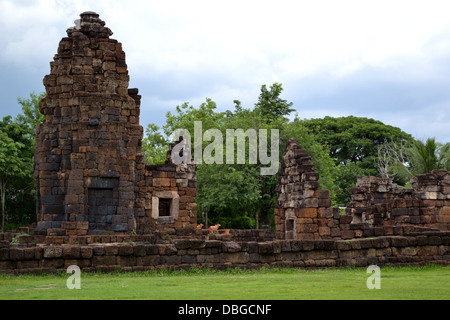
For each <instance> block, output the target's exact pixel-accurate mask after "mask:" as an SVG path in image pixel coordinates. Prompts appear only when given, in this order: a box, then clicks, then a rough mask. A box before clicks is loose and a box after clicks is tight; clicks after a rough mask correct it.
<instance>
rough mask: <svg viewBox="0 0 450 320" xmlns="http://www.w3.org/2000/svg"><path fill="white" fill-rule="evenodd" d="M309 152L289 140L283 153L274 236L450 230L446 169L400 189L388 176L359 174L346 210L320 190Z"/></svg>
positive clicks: (311, 237) (449, 182)
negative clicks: (341, 211) (407, 187)
mask: <svg viewBox="0 0 450 320" xmlns="http://www.w3.org/2000/svg"><path fill="white" fill-rule="evenodd" d="M318 181H319V174H318V173H316V172H315V170H314V165H313V164H312V163H311V157H310V156H309V155H308V154H307V153H306V151H304V150H303V149H302V148H301V147H300V145H299V144H298V142H297V141H295V140H293V139H291V140H289V142H288V144H287V146H286V152H285V154H284V155H283V157H282V163H281V174H280V178H279V181H278V186H277V202H276V208H275V228H276V238H277V239H286V240H289V239H307V240H329V239H345V240H348V239H354V238H365V237H373V236H388V235H403V234H404V233H410V232H425V231H433V230H434V231H450V173H449V172H448V171H447V170H434V171H432V172H430V173H428V174H422V175H418V176H415V177H414V178H412V179H411V183H412V186H413V188H412V189H404V188H403V189H401V188H398V187H397V186H395V185H393V184H392V182H391V180H390V179H383V178H377V177H367V176H364V177H360V178H359V179H358V181H357V183H356V186H355V187H354V188H351V189H350V192H351V199H352V201H351V202H350V203H348V204H347V207H346V209H345V212H344V213H343V214H341V213H340V211H339V208H337V207H332V206H331V200H330V196H329V192H328V190H321V189H319V182H318Z"/></svg>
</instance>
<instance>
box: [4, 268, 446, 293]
mask: <svg viewBox="0 0 450 320" xmlns="http://www.w3.org/2000/svg"><path fill="white" fill-rule="evenodd" d="M370 276H371V274H368V273H367V272H366V269H365V268H354V269H352V268H339V269H325V270H315V271H311V270H301V269H294V268H282V269H260V270H253V271H245V270H239V269H237V270H226V271H213V270H204V269H193V270H189V271H168V270H163V271H151V272H141V273H138V272H130V273H121V272H116V273H112V274H99V273H82V274H81V289H80V290H76V289H74V290H69V289H68V288H67V286H66V282H67V279H68V278H69V277H70V274H64V273H63V274H58V275H41V276H34V275H33V276H32V275H23V276H10V275H4V274H0V299H1V300H19V299H28V300H30V299H38V300H47V299H52V300H58V299H63V300H70V299H100V300H113V299H121V300H124V299H134V300H137V299H139V300H142V299H153V300H204V299H205V300H263V299H268V300H312V299H326V300H331V299H344V300H347V299H396V300H400V299H408V300H416V299H418V300H425V299H436V300H448V299H450V266H425V267H395V268H394V267H392V268H391V267H386V268H381V289H378V290H377V289H373V290H369V289H368V288H367V286H366V282H367V279H368V277H370Z"/></svg>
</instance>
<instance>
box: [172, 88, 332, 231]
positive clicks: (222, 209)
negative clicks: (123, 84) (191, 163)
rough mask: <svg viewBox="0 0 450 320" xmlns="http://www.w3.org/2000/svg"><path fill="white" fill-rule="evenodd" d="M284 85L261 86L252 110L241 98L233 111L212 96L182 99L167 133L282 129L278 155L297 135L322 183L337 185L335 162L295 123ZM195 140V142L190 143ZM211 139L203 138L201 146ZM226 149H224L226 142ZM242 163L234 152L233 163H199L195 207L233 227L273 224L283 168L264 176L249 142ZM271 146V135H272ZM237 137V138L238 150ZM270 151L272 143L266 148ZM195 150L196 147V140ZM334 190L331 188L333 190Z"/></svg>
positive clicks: (236, 101)
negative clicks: (198, 125) (221, 108)
mask: <svg viewBox="0 0 450 320" xmlns="http://www.w3.org/2000/svg"><path fill="white" fill-rule="evenodd" d="M281 92H282V86H281V84H278V83H275V84H274V85H272V86H270V89H269V90H268V89H267V87H266V86H265V85H263V86H262V87H261V94H260V96H259V97H258V102H257V103H255V104H254V107H253V108H246V107H244V106H242V104H241V102H240V101H239V100H234V110H232V111H231V110H227V111H225V112H218V111H217V106H216V103H215V102H214V101H212V100H211V99H206V102H204V103H202V104H201V105H200V106H199V107H193V106H191V105H189V104H188V103H184V104H183V105H181V106H178V107H177V108H176V113H175V114H172V113H170V112H169V113H168V114H167V117H166V125H165V126H163V128H164V132H165V134H166V136H170V135H171V133H172V132H174V131H175V130H176V129H187V130H188V131H189V132H190V133H191V139H192V140H193V139H194V137H193V132H194V121H201V122H202V131H203V132H202V133H204V132H205V131H206V130H208V129H217V130H219V131H220V132H221V133H222V136H223V137H226V132H227V129H234V130H236V129H242V130H243V131H244V132H246V131H247V130H248V129H254V130H255V131H256V132H259V131H258V130H260V129H266V130H267V131H268V134H270V132H271V131H270V130H271V129H278V130H279V133H280V136H281V141H280V144H279V150H278V151H279V156H280V157H281V156H282V155H283V153H284V151H285V146H286V143H287V141H288V139H289V138H294V139H297V140H298V141H299V142H300V143H301V145H302V147H303V148H304V149H305V150H306V151H307V152H309V153H310V154H311V156H312V159H313V163H314V164H315V165H316V169H317V170H318V172H319V174H320V177H321V179H320V181H319V182H320V183H321V186H323V187H324V188H329V189H332V188H333V181H334V178H333V175H332V172H333V168H334V162H333V160H332V159H331V158H330V156H329V154H328V149H326V148H325V149H324V148H323V146H322V145H321V144H319V143H318V142H317V141H315V139H314V136H313V135H312V134H311V133H310V132H309V130H308V129H307V128H306V127H305V126H303V125H302V124H301V121H300V120H299V119H298V118H297V119H296V120H295V121H294V123H293V124H290V123H289V120H288V119H287V118H286V116H287V115H289V114H290V112H291V111H292V109H291V108H290V107H291V106H292V103H290V102H287V101H286V100H284V99H281V97H280V95H281ZM191 143H192V141H191ZM210 143H211V142H209V141H205V140H203V145H202V146H201V147H202V150H204V149H205V147H207V146H208V145H209V144H210ZM223 143H224V146H223V148H224V150H226V145H225V141H223ZM245 143H246V145H245V159H246V162H245V163H244V164H236V163H237V161H236V157H237V154H236V153H235V154H234V157H235V159H234V160H235V162H234V163H235V164H232V165H231V164H226V163H225V162H226V161H225V159H224V163H225V164H209V165H207V164H204V163H202V164H200V165H198V166H197V182H198V183H197V199H196V201H197V205H198V208H199V213H201V212H208V217H209V218H210V219H211V221H214V222H213V223H220V224H222V226H226V227H229V228H231V227H233V228H251V227H258V226H259V223H257V222H260V223H261V225H263V226H266V225H271V224H272V223H273V221H272V220H273V219H272V218H273V209H274V205H275V201H276V192H275V189H276V186H277V182H278V176H279V171H278V173H277V174H276V175H267V176H263V175H261V170H260V169H261V167H266V166H263V165H262V164H261V163H260V162H257V163H256V164H253V163H249V158H250V155H251V151H250V149H249V142H248V140H246V142H245ZM268 143H269V144H270V138H269V137H268ZM236 145H237V140H235V141H234V148H235V150H236ZM268 149H269V150H270V149H271V146H270V145H269V146H268ZM192 152H193V154H194V153H195V146H194V144H193V143H192ZM331 192H333V191H332V190H331Z"/></svg>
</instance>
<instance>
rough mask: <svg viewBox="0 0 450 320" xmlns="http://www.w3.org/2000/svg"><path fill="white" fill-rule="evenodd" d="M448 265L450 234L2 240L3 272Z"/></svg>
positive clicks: (1, 263) (0, 268)
mask: <svg viewBox="0 0 450 320" xmlns="http://www.w3.org/2000/svg"><path fill="white" fill-rule="evenodd" d="M449 263H450V233H449V232H429V233H424V234H422V235H420V236H392V237H379V238H375V239H353V240H349V241H346V240H283V241H267V242H254V241H249V242H236V241H219V240H198V239H178V240H174V241H172V242H171V243H167V244H153V243H148V242H147V243H130V242H123V243H111V244H100V243H93V244H86V245H36V244H26V245H25V244H22V245H20V244H10V243H9V242H8V241H0V272H2V273H12V274H24V273H36V274H39V273H43V272H45V273H54V272H58V271H61V272H65V271H66V269H67V267H68V266H70V265H77V266H79V267H80V268H81V270H82V271H83V272H95V271H98V270H102V271H104V272H112V271H116V270H122V271H145V270H154V269H160V268H168V269H189V268H192V267H208V268H214V269H226V268H237V267H239V268H244V269H248V268H261V267H285V266H291V267H299V268H307V269H308V268H326V267H346V266H357V267H365V266H368V265H378V266H398V265H425V264H442V265H448V264H449Z"/></svg>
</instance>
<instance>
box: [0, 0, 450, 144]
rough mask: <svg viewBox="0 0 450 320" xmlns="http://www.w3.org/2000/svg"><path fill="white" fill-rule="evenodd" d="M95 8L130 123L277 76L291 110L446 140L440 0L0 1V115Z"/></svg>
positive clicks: (447, 72) (243, 93) (246, 101)
mask: <svg viewBox="0 0 450 320" xmlns="http://www.w3.org/2000/svg"><path fill="white" fill-rule="evenodd" d="M87 10H91V11H95V12H97V13H99V14H100V18H101V19H102V20H104V21H105V22H106V26H107V27H109V28H110V29H111V30H112V31H113V32H114V35H113V36H112V38H114V39H117V40H118V41H120V42H122V44H123V48H124V51H125V52H126V54H127V64H128V71H129V74H130V77H131V81H130V87H137V88H139V90H140V93H141V94H142V107H141V108H142V110H141V124H142V125H143V126H146V125H147V123H149V122H153V123H156V124H159V125H161V124H164V122H165V114H166V112H167V111H173V110H174V108H175V107H176V106H177V105H180V104H182V103H183V102H189V103H190V104H192V105H194V106H198V105H199V104H201V103H202V102H204V101H205V98H206V97H208V98H211V99H212V100H214V101H215V102H217V104H218V108H219V110H226V109H232V108H233V100H235V99H239V100H241V101H242V103H243V105H244V106H246V107H252V106H253V104H254V103H255V102H256V101H257V98H258V95H259V92H260V88H261V85H262V84H267V85H268V86H269V85H270V84H272V83H274V82H280V83H282V84H283V88H284V92H283V97H284V98H285V99H287V100H288V101H292V102H293V103H294V108H295V109H296V110H297V112H298V114H299V116H300V117H301V118H308V119H309V118H322V117H325V116H327V115H328V116H334V117H338V116H348V115H355V116H361V117H369V118H374V119H377V120H381V121H383V122H384V123H386V124H390V125H393V126H397V127H400V128H401V129H402V130H404V131H406V132H408V133H410V134H412V135H413V136H414V137H416V138H419V139H426V138H428V137H436V139H437V140H438V141H441V142H449V141H450V19H449V12H450V2H449V1H448V0H444V1H434V0H422V1H414V0H408V1H401V0H390V1H384V0H377V1H364V0H356V1H347V0H339V1H336V0H315V1H310V0H308V1H299V0H295V1H294V0H292V1H287V0H277V1H265V0H258V1H252V0H239V1H234V0H228V1H211V0H209V1H198V0H190V1H176V0H171V1H148V0H143V1H139V0H128V1H122V0H120V1H119V0H108V1H107V0H95V1H88V0H0V98H1V100H0V116H5V115H8V114H11V115H16V114H17V113H18V112H19V111H20V106H19V105H18V104H17V97H27V96H28V95H29V93H30V92H32V91H35V92H42V91H44V86H43V85H42V79H43V77H44V76H45V75H46V74H48V73H49V72H50V65H49V62H50V61H51V60H52V59H53V56H54V54H55V53H56V50H57V47H58V43H59V41H60V39H61V38H62V37H64V36H66V30H67V28H69V27H72V26H73V25H74V23H73V21H74V20H75V19H78V18H79V14H80V13H81V12H83V11H87Z"/></svg>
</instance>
